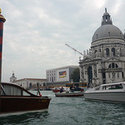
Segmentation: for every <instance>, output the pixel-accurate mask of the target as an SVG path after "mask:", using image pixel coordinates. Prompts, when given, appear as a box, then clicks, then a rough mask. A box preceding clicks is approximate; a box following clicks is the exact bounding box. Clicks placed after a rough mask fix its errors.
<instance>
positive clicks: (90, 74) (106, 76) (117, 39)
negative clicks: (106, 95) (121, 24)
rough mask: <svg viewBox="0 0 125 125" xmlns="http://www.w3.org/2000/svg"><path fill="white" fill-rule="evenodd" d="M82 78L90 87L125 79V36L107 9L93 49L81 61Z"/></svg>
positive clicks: (95, 34)
mask: <svg viewBox="0 0 125 125" xmlns="http://www.w3.org/2000/svg"><path fill="white" fill-rule="evenodd" d="M79 65H80V80H81V81H82V82H84V83H88V87H94V86H97V85H100V84H105V83H111V82H120V81H125V36H124V35H123V33H122V32H121V30H120V29H119V28H118V27H116V26H114V25H113V22H112V20H111V17H110V14H109V13H108V12H107V9H105V12H104V14H103V16H102V22H101V26H100V27H99V28H98V29H97V30H96V31H95V33H94V35H93V37H92V43H91V49H90V50H89V51H88V52H87V54H85V55H84V57H83V59H80V61H79Z"/></svg>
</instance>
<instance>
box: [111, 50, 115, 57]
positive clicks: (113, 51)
mask: <svg viewBox="0 0 125 125" xmlns="http://www.w3.org/2000/svg"><path fill="white" fill-rule="evenodd" d="M112 54H113V56H115V48H112Z"/></svg>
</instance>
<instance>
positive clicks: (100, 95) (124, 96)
mask: <svg viewBox="0 0 125 125" xmlns="http://www.w3.org/2000/svg"><path fill="white" fill-rule="evenodd" d="M84 98H85V99H89V100H102V101H112V102H123V103H125V92H91V93H84Z"/></svg>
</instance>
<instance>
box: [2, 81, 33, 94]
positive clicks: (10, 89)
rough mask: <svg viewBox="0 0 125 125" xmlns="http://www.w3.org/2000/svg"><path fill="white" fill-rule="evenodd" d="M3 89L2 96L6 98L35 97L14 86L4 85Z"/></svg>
mask: <svg viewBox="0 0 125 125" xmlns="http://www.w3.org/2000/svg"><path fill="white" fill-rule="evenodd" d="M1 89H2V91H1V95H4V96H35V95H34V94H32V93H30V92H29V91H27V90H25V89H24V88H22V87H20V86H18V85H14V84H9V83H4V84H2V85H1Z"/></svg>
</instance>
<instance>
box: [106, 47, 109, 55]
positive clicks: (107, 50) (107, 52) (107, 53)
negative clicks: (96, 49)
mask: <svg viewBox="0 0 125 125" xmlns="http://www.w3.org/2000/svg"><path fill="white" fill-rule="evenodd" d="M106 56H109V48H106Z"/></svg>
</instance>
